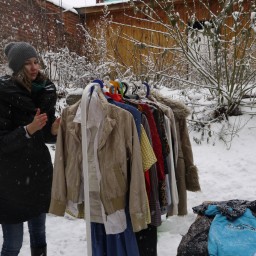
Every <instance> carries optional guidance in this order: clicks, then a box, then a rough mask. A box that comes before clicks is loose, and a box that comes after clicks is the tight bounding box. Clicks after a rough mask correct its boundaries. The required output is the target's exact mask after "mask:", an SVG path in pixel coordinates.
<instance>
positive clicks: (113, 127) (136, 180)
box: [50, 100, 147, 232]
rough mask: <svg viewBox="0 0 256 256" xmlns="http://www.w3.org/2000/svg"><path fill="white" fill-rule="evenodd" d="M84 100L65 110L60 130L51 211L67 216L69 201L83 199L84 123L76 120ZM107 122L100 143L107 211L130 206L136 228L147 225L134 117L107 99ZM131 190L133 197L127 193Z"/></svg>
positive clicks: (110, 211) (101, 168) (108, 212)
mask: <svg viewBox="0 0 256 256" xmlns="http://www.w3.org/2000/svg"><path fill="white" fill-rule="evenodd" d="M79 104H80V101H79V102H77V103H76V104H74V105H72V106H70V107H67V108H66V109H64V110H63V113H62V122H61V127H60V129H59V133H58V138H57V145H56V154H55V163H54V174H53V186H52V200H51V206H50V212H51V213H53V214H56V215H64V213H65V209H66V204H67V202H68V201H69V200H71V201H72V202H74V203H76V202H78V198H79V191H80V184H81V173H82V146H81V141H82V140H81V125H80V124H78V123H74V122H73V119H74V117H75V115H76V111H77V108H78V106H79ZM102 109H103V111H104V116H105V119H104V125H103V132H102V136H101V137H100V138H99V143H98V161H99V167H100V171H101V176H102V179H101V183H100V191H101V194H100V197H101V201H102V203H103V205H104V209H105V211H106V214H107V215H108V214H112V213H114V212H115V211H117V210H120V209H125V207H126V205H127V201H126V200H127V198H129V202H128V209H129V213H130V216H131V220H132V224H133V230H134V231H135V232H137V231H140V230H142V229H144V228H146V227H147V223H146V216H147V194H146V189H145V181H144V173H143V167H142V160H141V150H140V142H139V138H138V134H137V130H136V126H135V123H134V120H133V116H132V115H131V114H130V113H129V112H127V111H125V110H123V109H120V108H118V107H116V106H114V105H111V104H109V103H108V102H106V101H104V100H103V101H102ZM127 193H129V196H128V195H127Z"/></svg>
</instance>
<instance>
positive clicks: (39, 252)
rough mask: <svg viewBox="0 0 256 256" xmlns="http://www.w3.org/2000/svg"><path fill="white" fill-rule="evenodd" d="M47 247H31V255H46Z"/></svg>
mask: <svg viewBox="0 0 256 256" xmlns="http://www.w3.org/2000/svg"><path fill="white" fill-rule="evenodd" d="M46 249H47V247H46V246H45V247H41V248H31V256H47V250H46Z"/></svg>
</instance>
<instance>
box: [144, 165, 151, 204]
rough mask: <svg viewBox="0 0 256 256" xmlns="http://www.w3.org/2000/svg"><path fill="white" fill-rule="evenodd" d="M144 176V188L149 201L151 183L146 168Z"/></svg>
mask: <svg viewBox="0 0 256 256" xmlns="http://www.w3.org/2000/svg"><path fill="white" fill-rule="evenodd" d="M144 177H145V183H146V190H147V195H148V201H149V199H150V193H151V185H150V176H149V170H146V171H145V173H144Z"/></svg>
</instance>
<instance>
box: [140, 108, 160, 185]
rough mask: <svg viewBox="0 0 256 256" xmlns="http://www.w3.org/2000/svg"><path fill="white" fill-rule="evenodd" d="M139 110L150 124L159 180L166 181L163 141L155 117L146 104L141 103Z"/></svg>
mask: <svg viewBox="0 0 256 256" xmlns="http://www.w3.org/2000/svg"><path fill="white" fill-rule="evenodd" d="M138 105H139V110H141V111H143V113H145V115H146V117H147V120H148V123H149V128H150V132H151V136H152V144H153V150H154V152H155V155H156V159H157V162H156V168H157V176H158V180H159V181H161V180H165V173H164V158H163V152H162V145H161V140H160V137H159V134H158V131H157V128H156V123H155V120H154V116H153V114H152V112H151V110H150V107H149V106H148V105H147V104H145V103H139V104H138Z"/></svg>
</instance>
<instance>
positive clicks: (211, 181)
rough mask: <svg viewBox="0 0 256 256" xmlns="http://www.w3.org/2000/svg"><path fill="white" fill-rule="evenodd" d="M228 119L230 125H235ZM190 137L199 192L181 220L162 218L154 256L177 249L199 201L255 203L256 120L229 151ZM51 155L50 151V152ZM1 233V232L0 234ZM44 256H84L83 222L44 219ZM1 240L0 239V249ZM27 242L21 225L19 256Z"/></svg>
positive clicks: (244, 118)
mask: <svg viewBox="0 0 256 256" xmlns="http://www.w3.org/2000/svg"><path fill="white" fill-rule="evenodd" d="M249 117H250V116H249V115H243V116H240V117H238V118H239V120H240V121H241V123H245V122H247V121H248V119H249ZM238 118H237V117H232V118H231V119H230V121H233V122H234V121H235V120H236V121H237V120H238ZM194 136H198V134H197V133H195V132H194V131H192V132H191V133H190V138H191V143H192V149H193V153H194V161H195V164H196V165H197V166H198V169H199V177H200V183H201V188H202V191H201V192H197V193H191V192H188V211H189V214H188V215H187V216H185V217H177V216H174V217H170V218H168V219H166V218H165V217H164V216H163V218H162V220H163V222H162V225H161V227H160V228H159V229H158V256H174V255H176V252H177V247H178V245H179V243H180V241H181V238H182V235H183V234H185V233H186V232H187V230H188V228H189V226H190V225H191V223H192V222H193V221H194V219H195V217H196V216H195V214H193V212H192V207H193V206H196V205H199V204H201V203H202V202H203V201H210V200H214V201H217V200H218V201H222V200H231V199H245V200H255V184H256V173H255V170H256V167H255V166H256V116H255V117H253V118H252V119H250V121H249V122H248V123H247V124H246V126H245V127H244V128H243V129H242V130H241V131H240V132H239V134H238V135H237V136H234V138H233V140H232V144H231V148H230V149H227V147H226V145H225V144H224V143H223V142H222V141H219V140H216V141H215V145H213V143H209V144H207V143H206V142H203V143H201V144H198V143H196V142H195V141H194V139H193V137H194ZM51 153H52V154H54V152H53V151H51ZM0 232H1V231H0ZM47 240H48V256H85V255H87V247H86V246H87V242H86V224H85V221H84V220H78V219H71V218H68V217H55V216H53V215H48V218H47ZM1 243H2V236H1V235H0V245H1ZM28 255H30V252H29V238H28V231H27V227H26V225H25V230H24V244H23V248H22V250H21V253H20V256H28Z"/></svg>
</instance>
